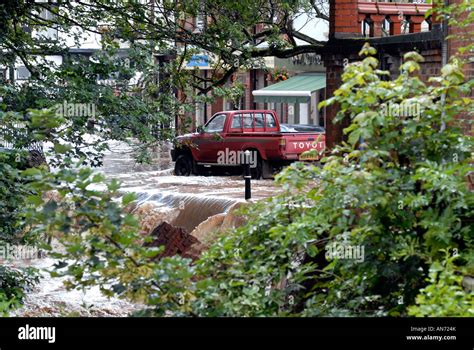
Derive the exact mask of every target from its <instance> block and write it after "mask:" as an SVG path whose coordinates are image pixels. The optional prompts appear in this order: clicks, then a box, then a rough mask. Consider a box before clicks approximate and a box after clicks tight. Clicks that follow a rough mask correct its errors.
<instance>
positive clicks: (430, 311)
mask: <svg viewBox="0 0 474 350" xmlns="http://www.w3.org/2000/svg"><path fill="white" fill-rule="evenodd" d="M454 258H455V257H447V259H446V260H445V261H443V262H442V263H440V262H438V261H435V262H434V263H433V265H432V266H431V267H430V272H429V278H428V281H429V285H428V286H426V287H425V288H423V289H421V291H420V294H419V295H418V296H417V297H416V304H417V305H413V306H410V308H409V309H408V313H409V314H410V315H413V316H417V317H420V316H421V317H423V316H436V317H446V316H451V317H452V316H461V317H472V316H474V294H472V293H466V292H465V291H464V289H463V287H462V279H463V277H462V276H461V275H456V273H455V272H456V268H455V266H453V260H454Z"/></svg>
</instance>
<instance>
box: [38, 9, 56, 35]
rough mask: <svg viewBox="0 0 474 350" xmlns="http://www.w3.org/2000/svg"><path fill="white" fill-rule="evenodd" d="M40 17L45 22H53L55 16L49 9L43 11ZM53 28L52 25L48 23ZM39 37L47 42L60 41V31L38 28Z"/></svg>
mask: <svg viewBox="0 0 474 350" xmlns="http://www.w3.org/2000/svg"><path fill="white" fill-rule="evenodd" d="M39 17H40V18H41V19H43V20H44V21H53V20H54V19H55V14H54V13H53V12H51V11H50V10H48V9H42V10H41V12H40V14H39ZM48 25H49V26H51V25H52V24H51V23H48ZM38 35H39V36H40V37H42V38H44V39H46V40H58V30H57V29H55V28H50V27H45V26H44V27H42V28H38Z"/></svg>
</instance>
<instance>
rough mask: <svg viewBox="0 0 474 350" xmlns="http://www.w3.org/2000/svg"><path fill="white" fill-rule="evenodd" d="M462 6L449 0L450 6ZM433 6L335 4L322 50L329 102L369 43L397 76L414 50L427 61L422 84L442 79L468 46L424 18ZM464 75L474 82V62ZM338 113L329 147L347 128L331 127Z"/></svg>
mask: <svg viewBox="0 0 474 350" xmlns="http://www.w3.org/2000/svg"><path fill="white" fill-rule="evenodd" d="M460 1H462V0H450V3H453V2H460ZM431 6H432V5H431V4H418V3H405V2H403V3H402V2H372V1H362V0H330V26H329V27H330V28H329V41H328V43H327V45H326V46H325V48H324V51H323V52H324V53H323V61H324V64H325V67H326V82H327V85H326V97H330V96H332V94H333V93H334V91H335V90H336V89H337V88H338V86H339V85H340V84H341V74H342V71H343V68H344V65H345V64H346V63H349V62H353V61H357V60H360V57H359V56H358V52H359V51H360V49H361V47H362V46H363V44H364V43H365V42H367V41H368V42H369V43H370V44H371V45H372V46H373V47H375V48H376V49H377V55H378V57H377V58H378V59H379V61H380V63H381V68H382V69H385V70H389V71H390V72H391V73H392V74H393V75H395V74H397V73H398V68H399V66H400V63H401V60H402V57H403V55H404V54H405V53H406V52H409V51H414V50H415V51H418V52H419V53H420V54H421V55H422V56H423V57H424V58H425V62H423V63H422V64H421V76H422V79H423V80H425V81H427V79H428V78H429V77H431V76H436V75H438V74H439V73H440V69H441V67H442V65H443V64H444V63H446V62H447V61H448V59H449V57H450V56H452V55H454V54H455V52H456V51H457V49H458V48H459V47H461V46H463V45H466V44H467V42H461V41H457V40H455V39H454V40H449V41H446V40H445V36H446V34H456V33H458V32H461V30H460V29H457V28H448V27H447V26H446V25H445V23H442V22H437V21H436V20H435V19H432V18H430V17H429V18H425V14H426V11H427V10H428V9H429V8H430V7H431ZM470 30H472V28H471V29H470ZM471 55H472V54H471ZM465 74H466V76H467V79H469V78H473V77H474V62H473V61H472V59H471V61H470V63H469V64H467V65H466V67H465ZM471 96H472V95H471ZM337 110H338V107H337V105H333V106H330V107H328V108H327V109H326V142H327V146H328V147H332V146H334V145H335V144H337V143H338V142H340V141H341V140H342V137H343V133H342V130H343V128H344V127H345V125H342V124H334V123H333V122H332V120H333V119H334V117H335V116H336V114H337ZM460 119H461V123H462V126H463V129H464V131H465V132H466V133H471V134H472V133H473V130H472V123H471V122H472V120H468V119H467V118H466V116H460Z"/></svg>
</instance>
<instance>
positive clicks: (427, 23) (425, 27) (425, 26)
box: [421, 16, 432, 32]
mask: <svg viewBox="0 0 474 350" xmlns="http://www.w3.org/2000/svg"><path fill="white" fill-rule="evenodd" d="M431 25H432V22H431V16H429V17H428V18H426V19H425V20H424V21H423V22H421V31H422V32H429V31H430V30H431Z"/></svg>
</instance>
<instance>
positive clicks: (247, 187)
mask: <svg viewBox="0 0 474 350" xmlns="http://www.w3.org/2000/svg"><path fill="white" fill-rule="evenodd" d="M244 179H245V200H249V199H250V198H252V191H251V189H250V180H251V179H252V174H251V173H250V151H245V164H244Z"/></svg>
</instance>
